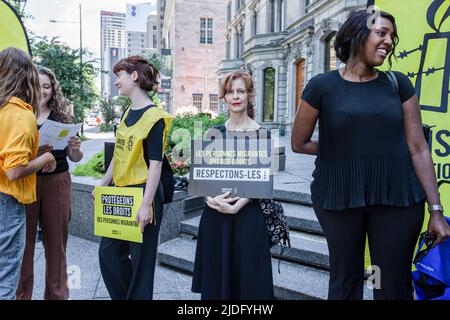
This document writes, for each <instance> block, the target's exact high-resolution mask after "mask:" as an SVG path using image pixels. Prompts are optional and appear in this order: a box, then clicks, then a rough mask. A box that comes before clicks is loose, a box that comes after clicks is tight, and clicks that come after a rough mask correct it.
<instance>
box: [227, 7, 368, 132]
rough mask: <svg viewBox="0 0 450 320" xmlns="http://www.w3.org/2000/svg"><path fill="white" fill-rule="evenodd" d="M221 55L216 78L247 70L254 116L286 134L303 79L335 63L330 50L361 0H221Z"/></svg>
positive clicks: (305, 79)
mask: <svg viewBox="0 0 450 320" xmlns="http://www.w3.org/2000/svg"><path fill="white" fill-rule="evenodd" d="M225 3H226V6H227V9H226V19H227V21H226V26H227V27H226V33H225V34H226V45H225V59H223V60H222V62H221V63H220V68H219V71H218V76H219V78H221V77H223V76H224V75H226V74H227V73H229V72H231V71H234V70H239V69H241V70H247V71H249V72H250V73H251V74H252V76H253V79H254V81H255V87H256V91H257V95H256V120H257V121H258V122H259V123H260V124H261V125H263V126H265V127H269V128H279V129H280V133H281V134H282V135H284V134H289V132H290V131H291V129H292V125H293V122H294V118H295V113H296V110H297V107H298V105H299V102H300V97H301V94H302V91H303V89H304V87H305V85H306V83H307V82H308V81H309V80H310V79H311V78H312V77H313V76H315V75H317V74H319V73H322V72H326V71H330V70H334V69H336V68H339V67H340V66H341V63H340V62H339V61H338V60H337V59H336V55H335V52H334V49H333V46H334V39H335V36H336V32H337V30H338V29H339V27H340V26H341V25H342V23H343V22H344V21H345V19H346V18H347V16H348V14H349V12H351V11H353V10H358V9H363V8H365V6H366V3H367V0H225Z"/></svg>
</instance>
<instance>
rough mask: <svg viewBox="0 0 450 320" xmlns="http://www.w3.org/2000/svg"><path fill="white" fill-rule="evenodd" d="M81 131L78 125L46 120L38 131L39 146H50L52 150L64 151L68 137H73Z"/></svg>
mask: <svg viewBox="0 0 450 320" xmlns="http://www.w3.org/2000/svg"><path fill="white" fill-rule="evenodd" d="M80 129H81V123H79V124H65V123H60V122H56V121H52V120H46V121H45V122H44V123H43V124H42V127H41V128H40V129H39V146H42V145H44V144H50V145H52V146H53V150H64V148H65V147H67V143H68V142H69V140H70V137H73V136H75V135H76V134H77V133H78V131H80Z"/></svg>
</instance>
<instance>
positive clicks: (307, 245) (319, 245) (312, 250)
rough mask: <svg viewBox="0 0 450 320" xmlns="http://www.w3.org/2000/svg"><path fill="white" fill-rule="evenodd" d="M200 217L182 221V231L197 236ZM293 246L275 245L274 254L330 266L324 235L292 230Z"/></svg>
mask: <svg viewBox="0 0 450 320" xmlns="http://www.w3.org/2000/svg"><path fill="white" fill-rule="evenodd" d="M199 224H200V217H195V218H191V219H188V220H185V221H182V222H181V223H180V233H182V234H186V235H190V236H193V237H197V235H198V227H199ZM289 235H290V238H291V248H288V247H285V248H284V251H283V253H282V254H281V250H282V248H281V246H274V247H273V248H272V250H271V251H272V254H273V255H274V256H276V257H279V258H281V259H283V260H291V261H295V262H300V263H302V264H305V265H312V266H315V267H320V268H324V269H328V268H329V262H328V247H327V242H326V240H325V238H324V237H323V236H320V235H315V234H309V233H305V232H299V231H296V230H290V232H289Z"/></svg>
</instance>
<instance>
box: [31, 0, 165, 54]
mask: <svg viewBox="0 0 450 320" xmlns="http://www.w3.org/2000/svg"><path fill="white" fill-rule="evenodd" d="M145 2H155V3H156V0H147V1H146V0H28V1H27V4H26V7H25V12H26V13H27V14H29V15H31V16H33V17H34V19H29V20H27V21H26V22H25V25H26V26H27V28H28V29H29V30H31V31H33V32H34V33H35V34H36V35H39V36H48V37H49V38H52V37H53V36H58V37H59V38H60V41H61V42H64V43H66V44H67V45H68V46H69V47H72V48H74V49H75V48H76V49H78V48H79V47H80V25H79V6H78V5H79V4H81V16H82V17H81V20H82V30H83V32H82V34H83V48H85V49H88V51H90V52H92V53H94V55H95V56H96V57H97V58H99V57H100V11H102V10H104V11H114V12H122V13H125V11H126V4H127V3H131V4H136V3H145ZM50 19H53V20H57V21H66V23H52V22H49V20H50Z"/></svg>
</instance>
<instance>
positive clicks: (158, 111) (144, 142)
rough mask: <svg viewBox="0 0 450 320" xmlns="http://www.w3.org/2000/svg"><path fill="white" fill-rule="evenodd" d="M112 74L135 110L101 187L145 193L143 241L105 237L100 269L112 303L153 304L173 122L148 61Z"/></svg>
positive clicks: (129, 63) (125, 63)
mask: <svg viewBox="0 0 450 320" xmlns="http://www.w3.org/2000/svg"><path fill="white" fill-rule="evenodd" d="M113 71H114V73H115V74H116V75H117V80H116V81H115V85H116V87H117V88H118V89H119V94H120V95H123V96H126V97H129V98H130V99H131V106H130V107H129V108H128V109H127V110H126V111H125V113H124V115H123V116H122V119H121V122H120V125H119V128H118V130H117V136H116V144H115V149H114V156H113V159H112V161H111V164H110V165H109V167H108V170H107V171H106V174H105V176H104V178H103V180H102V182H101V185H103V186H108V185H110V184H111V182H113V183H114V185H115V186H118V187H142V188H143V190H144V198H143V201H142V205H141V207H140V208H139V210H138V213H137V217H136V222H137V223H139V225H140V228H141V232H142V233H143V242H142V243H134V242H128V241H123V240H117V239H111V238H102V240H101V243H100V249H99V257H100V269H101V272H102V277H103V280H104V281H105V285H106V288H107V289H108V292H109V294H110V296H111V299H113V300H116V299H122V300H123V299H127V300H128V299H133V300H150V299H152V297H153V279H154V273H155V262H156V251H157V246H158V234H159V228H160V226H161V218H162V212H163V201H164V195H163V193H164V190H163V187H162V184H161V181H160V179H161V170H162V161H163V157H164V151H165V150H164V146H165V142H166V138H167V134H168V132H169V130H170V127H171V123H172V117H171V115H169V114H168V113H167V112H165V111H164V110H163V109H162V108H160V107H158V106H156V105H154V103H153V102H152V100H151V99H150V97H149V91H153V90H156V88H157V85H158V79H159V72H158V70H157V69H156V68H155V67H154V66H153V65H152V64H150V63H148V61H147V60H145V59H144V58H142V57H139V56H132V57H128V58H126V59H122V60H120V61H119V62H118V63H117V64H116V65H115V66H114V69H113Z"/></svg>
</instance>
